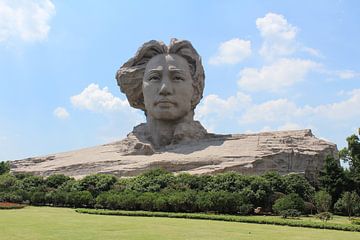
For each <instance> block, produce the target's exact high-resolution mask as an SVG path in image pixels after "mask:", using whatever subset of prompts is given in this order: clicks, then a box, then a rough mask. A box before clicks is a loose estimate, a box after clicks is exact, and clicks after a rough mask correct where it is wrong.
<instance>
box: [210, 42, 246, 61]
mask: <svg viewBox="0 0 360 240" xmlns="http://www.w3.org/2000/svg"><path fill="white" fill-rule="evenodd" d="M250 55H251V42H250V41H247V40H242V39H239V38H234V39H231V40H229V41H226V42H223V43H221V44H220V46H219V49H218V52H217V54H216V55H215V56H213V57H211V58H210V60H209V63H210V64H213V65H220V64H236V63H239V62H241V61H243V60H244V59H245V58H247V57H249V56H250Z"/></svg>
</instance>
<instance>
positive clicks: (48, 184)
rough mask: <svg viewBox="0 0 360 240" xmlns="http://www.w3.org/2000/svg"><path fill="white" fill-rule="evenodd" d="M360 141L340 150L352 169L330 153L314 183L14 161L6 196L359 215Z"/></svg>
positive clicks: (1, 168) (178, 208)
mask: <svg viewBox="0 0 360 240" xmlns="http://www.w3.org/2000/svg"><path fill="white" fill-rule="evenodd" d="M356 137H357V136H356ZM354 143H355V147H354V146H353V145H349V147H348V148H346V149H345V150H342V151H341V154H342V155H343V156H346V158H347V161H348V162H349V165H350V168H349V169H346V170H345V169H343V168H342V167H341V166H340V165H339V164H338V161H337V160H335V159H334V158H332V157H327V158H326V160H325V165H324V169H323V170H322V171H321V172H320V175H319V178H318V181H317V182H311V183H310V182H309V181H308V180H307V179H306V178H305V177H304V176H302V175H299V174H289V175H284V176H281V175H279V174H278V173H275V172H268V173H265V174H263V175H261V176H245V175H241V174H239V173H235V172H229V173H222V174H216V175H201V176H198V175H190V174H186V173H183V174H179V175H174V174H172V173H169V172H166V171H164V170H162V169H155V170H151V171H148V172H145V173H143V174H141V175H139V176H136V177H131V178H117V177H115V176H112V175H105V174H95V175H89V176H86V177H84V178H83V179H80V180H75V179H73V178H70V177H67V176H65V175H59V174H55V175H51V176H49V177H47V178H44V177H40V176H34V175H30V174H19V173H17V174H13V173H9V169H10V168H9V163H4V162H2V163H0V174H1V175H0V202H1V201H2V202H14V203H28V204H31V205H49V206H60V207H76V208H78V207H87V208H105V209H112V210H116V209H120V210H146V211H165V212H215V213H226V214H242V215H247V214H253V213H254V212H255V213H277V214H283V215H287V214H288V215H296V214H314V213H317V212H329V211H331V212H334V213H337V214H344V215H349V216H352V215H360V197H359V194H360V174H359V169H360V160H359V159H360V151H358V150H360V147H359V148H357V146H360V143H359V139H358V138H355V140H354V138H351V144H354ZM356 144H358V145H356ZM357 164H359V165H357Z"/></svg>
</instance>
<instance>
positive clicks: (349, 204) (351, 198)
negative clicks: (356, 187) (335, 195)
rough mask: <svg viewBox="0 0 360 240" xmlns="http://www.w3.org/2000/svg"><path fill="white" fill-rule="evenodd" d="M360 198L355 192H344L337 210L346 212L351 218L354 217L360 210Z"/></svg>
mask: <svg viewBox="0 0 360 240" xmlns="http://www.w3.org/2000/svg"><path fill="white" fill-rule="evenodd" d="M359 205H360V197H359V195H358V194H357V193H356V192H355V191H354V192H344V193H343V194H342V195H341V198H340V199H339V200H338V201H337V202H336V204H335V209H336V210H338V211H345V212H346V213H347V215H348V216H349V218H350V217H351V216H352V215H353V213H354V211H355V210H357V209H358V208H359Z"/></svg>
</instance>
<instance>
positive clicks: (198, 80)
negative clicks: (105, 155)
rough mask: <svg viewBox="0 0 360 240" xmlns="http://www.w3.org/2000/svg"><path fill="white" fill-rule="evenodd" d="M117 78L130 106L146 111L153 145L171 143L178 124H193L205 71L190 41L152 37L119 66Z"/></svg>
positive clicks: (200, 96) (202, 87)
mask: <svg viewBox="0 0 360 240" xmlns="http://www.w3.org/2000/svg"><path fill="white" fill-rule="evenodd" d="M116 79H117V83H118V85H119V86H120V89H121V91H122V92H123V93H125V94H126V97H127V99H128V101H129V103H130V105H131V106H132V107H134V108H138V109H141V110H143V111H144V112H145V115H146V119H147V130H148V132H149V134H150V141H151V142H152V143H153V144H154V145H155V146H156V145H160V146H161V145H167V144H169V143H171V142H172V141H173V138H174V133H176V132H178V131H179V126H182V127H181V128H182V129H184V124H188V125H189V124H190V125H193V126H194V121H193V115H194V109H195V107H196V106H197V104H198V103H199V102H200V100H201V98H202V94H203V90H204V79H205V74H204V68H203V66H202V63H201V58H200V56H199V54H198V53H197V52H196V50H195V49H194V47H193V46H192V44H191V43H190V42H189V41H186V40H177V39H172V40H171V42H170V45H169V46H166V45H165V44H164V43H163V42H161V41H155V40H152V41H149V42H147V43H145V44H143V46H141V47H140V48H139V50H138V51H137V53H136V54H135V56H134V57H133V58H130V59H129V60H128V61H127V62H126V63H125V64H124V65H123V66H121V67H120V69H119V70H118V71H117V74H116ZM197 123H198V122H195V125H196V124H197ZM198 125H200V124H199V123H198ZM200 126H201V125H200ZM201 128H202V127H201ZM177 130H178V131H177ZM193 130H194V131H195V130H196V129H193ZM159 131H160V132H159ZM187 132H189V129H188V130H187ZM185 135H189V134H185ZM190 135H191V134H190Z"/></svg>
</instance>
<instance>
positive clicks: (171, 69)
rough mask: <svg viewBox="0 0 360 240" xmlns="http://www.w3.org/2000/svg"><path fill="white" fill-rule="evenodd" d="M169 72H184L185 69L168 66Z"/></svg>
mask: <svg viewBox="0 0 360 240" xmlns="http://www.w3.org/2000/svg"><path fill="white" fill-rule="evenodd" d="M169 71H170V72H180V73H185V72H186V71H185V70H183V69H180V68H169Z"/></svg>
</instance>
